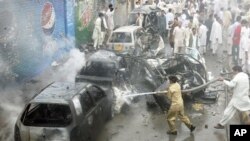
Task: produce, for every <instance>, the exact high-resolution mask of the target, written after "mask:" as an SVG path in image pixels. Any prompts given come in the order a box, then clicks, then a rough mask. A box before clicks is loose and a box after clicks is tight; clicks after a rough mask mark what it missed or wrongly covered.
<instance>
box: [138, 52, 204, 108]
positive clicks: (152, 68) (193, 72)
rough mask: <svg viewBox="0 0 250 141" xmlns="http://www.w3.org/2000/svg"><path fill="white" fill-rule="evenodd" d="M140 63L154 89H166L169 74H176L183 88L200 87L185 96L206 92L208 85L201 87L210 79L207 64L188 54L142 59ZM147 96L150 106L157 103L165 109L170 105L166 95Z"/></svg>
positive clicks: (194, 95)
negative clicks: (166, 57)
mask: <svg viewBox="0 0 250 141" xmlns="http://www.w3.org/2000/svg"><path fill="white" fill-rule="evenodd" d="M140 64H141V66H142V71H141V75H143V76H144V81H145V82H146V83H147V85H148V86H149V87H151V89H152V90H153V91H160V90H166V88H167V85H168V81H167V79H168V76H170V75H176V76H177V77H178V79H179V83H180V85H181V88H182V90H190V89H191V90H192V89H193V88H196V87H198V89H194V90H193V91H187V92H186V93H185V94H184V95H183V96H185V97H188V98H191V99H192V98H194V97H196V96H202V95H204V94H205V88H206V87H201V88H199V86H201V85H204V84H206V83H207V81H208V79H207V70H206V67H205V64H203V63H202V62H201V61H199V60H197V59H195V58H193V57H192V56H190V55H188V54H178V55H176V56H174V57H171V58H168V59H155V58H152V59H140ZM146 98H147V105H148V106H153V105H155V104H156V103H157V104H158V105H159V106H160V107H161V109H163V110H165V109H166V108H168V107H169V104H168V103H166V100H164V95H147V96H146Z"/></svg>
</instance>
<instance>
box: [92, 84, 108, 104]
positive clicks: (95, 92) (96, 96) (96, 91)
mask: <svg viewBox="0 0 250 141" xmlns="http://www.w3.org/2000/svg"><path fill="white" fill-rule="evenodd" d="M88 92H89V94H90V95H91V96H92V97H93V99H94V100H95V102H98V101H100V100H101V99H102V98H103V97H105V95H104V93H103V92H102V91H101V90H100V89H98V88H97V87H90V88H88Z"/></svg>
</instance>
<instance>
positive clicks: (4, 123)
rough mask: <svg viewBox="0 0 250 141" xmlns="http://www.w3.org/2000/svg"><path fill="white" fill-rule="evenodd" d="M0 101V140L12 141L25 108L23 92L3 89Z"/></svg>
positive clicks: (17, 89)
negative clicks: (17, 122)
mask: <svg viewBox="0 0 250 141" xmlns="http://www.w3.org/2000/svg"><path fill="white" fill-rule="evenodd" d="M0 91H1V100H0V112H1V114H0V128H1V130H0V140H1V141H12V140H13V137H14V134H13V131H14V124H15V122H16V118H17V116H18V115H19V114H20V112H21V110H22V107H23V106H24V100H23V99H22V95H23V92H22V90H21V89H20V88H16V87H12V88H5V89H1V90H0Z"/></svg>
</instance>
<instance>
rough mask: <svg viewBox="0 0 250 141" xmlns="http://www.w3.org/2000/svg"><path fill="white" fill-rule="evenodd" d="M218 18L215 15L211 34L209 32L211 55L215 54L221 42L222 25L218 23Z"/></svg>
mask: <svg viewBox="0 0 250 141" xmlns="http://www.w3.org/2000/svg"><path fill="white" fill-rule="evenodd" d="M218 19H219V18H218V17H217V16H215V20H214V22H213V25H212V29H211V34H210V41H211V46H212V51H213V55H215V54H217V50H218V47H219V44H222V27H221V25H220V23H219V22H218ZM219 50H221V49H219ZM220 54H221V53H220Z"/></svg>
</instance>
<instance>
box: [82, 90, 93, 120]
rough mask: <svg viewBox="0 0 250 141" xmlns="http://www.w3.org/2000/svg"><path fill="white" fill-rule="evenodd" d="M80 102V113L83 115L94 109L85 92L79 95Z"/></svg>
mask: <svg viewBox="0 0 250 141" xmlns="http://www.w3.org/2000/svg"><path fill="white" fill-rule="evenodd" d="M80 102H81V105H82V112H83V114H84V115H85V114H87V113H88V112H89V111H90V110H91V109H92V108H93V107H94V103H93V100H92V99H91V97H90V96H89V95H88V93H87V92H84V93H83V94H81V96H80Z"/></svg>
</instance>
